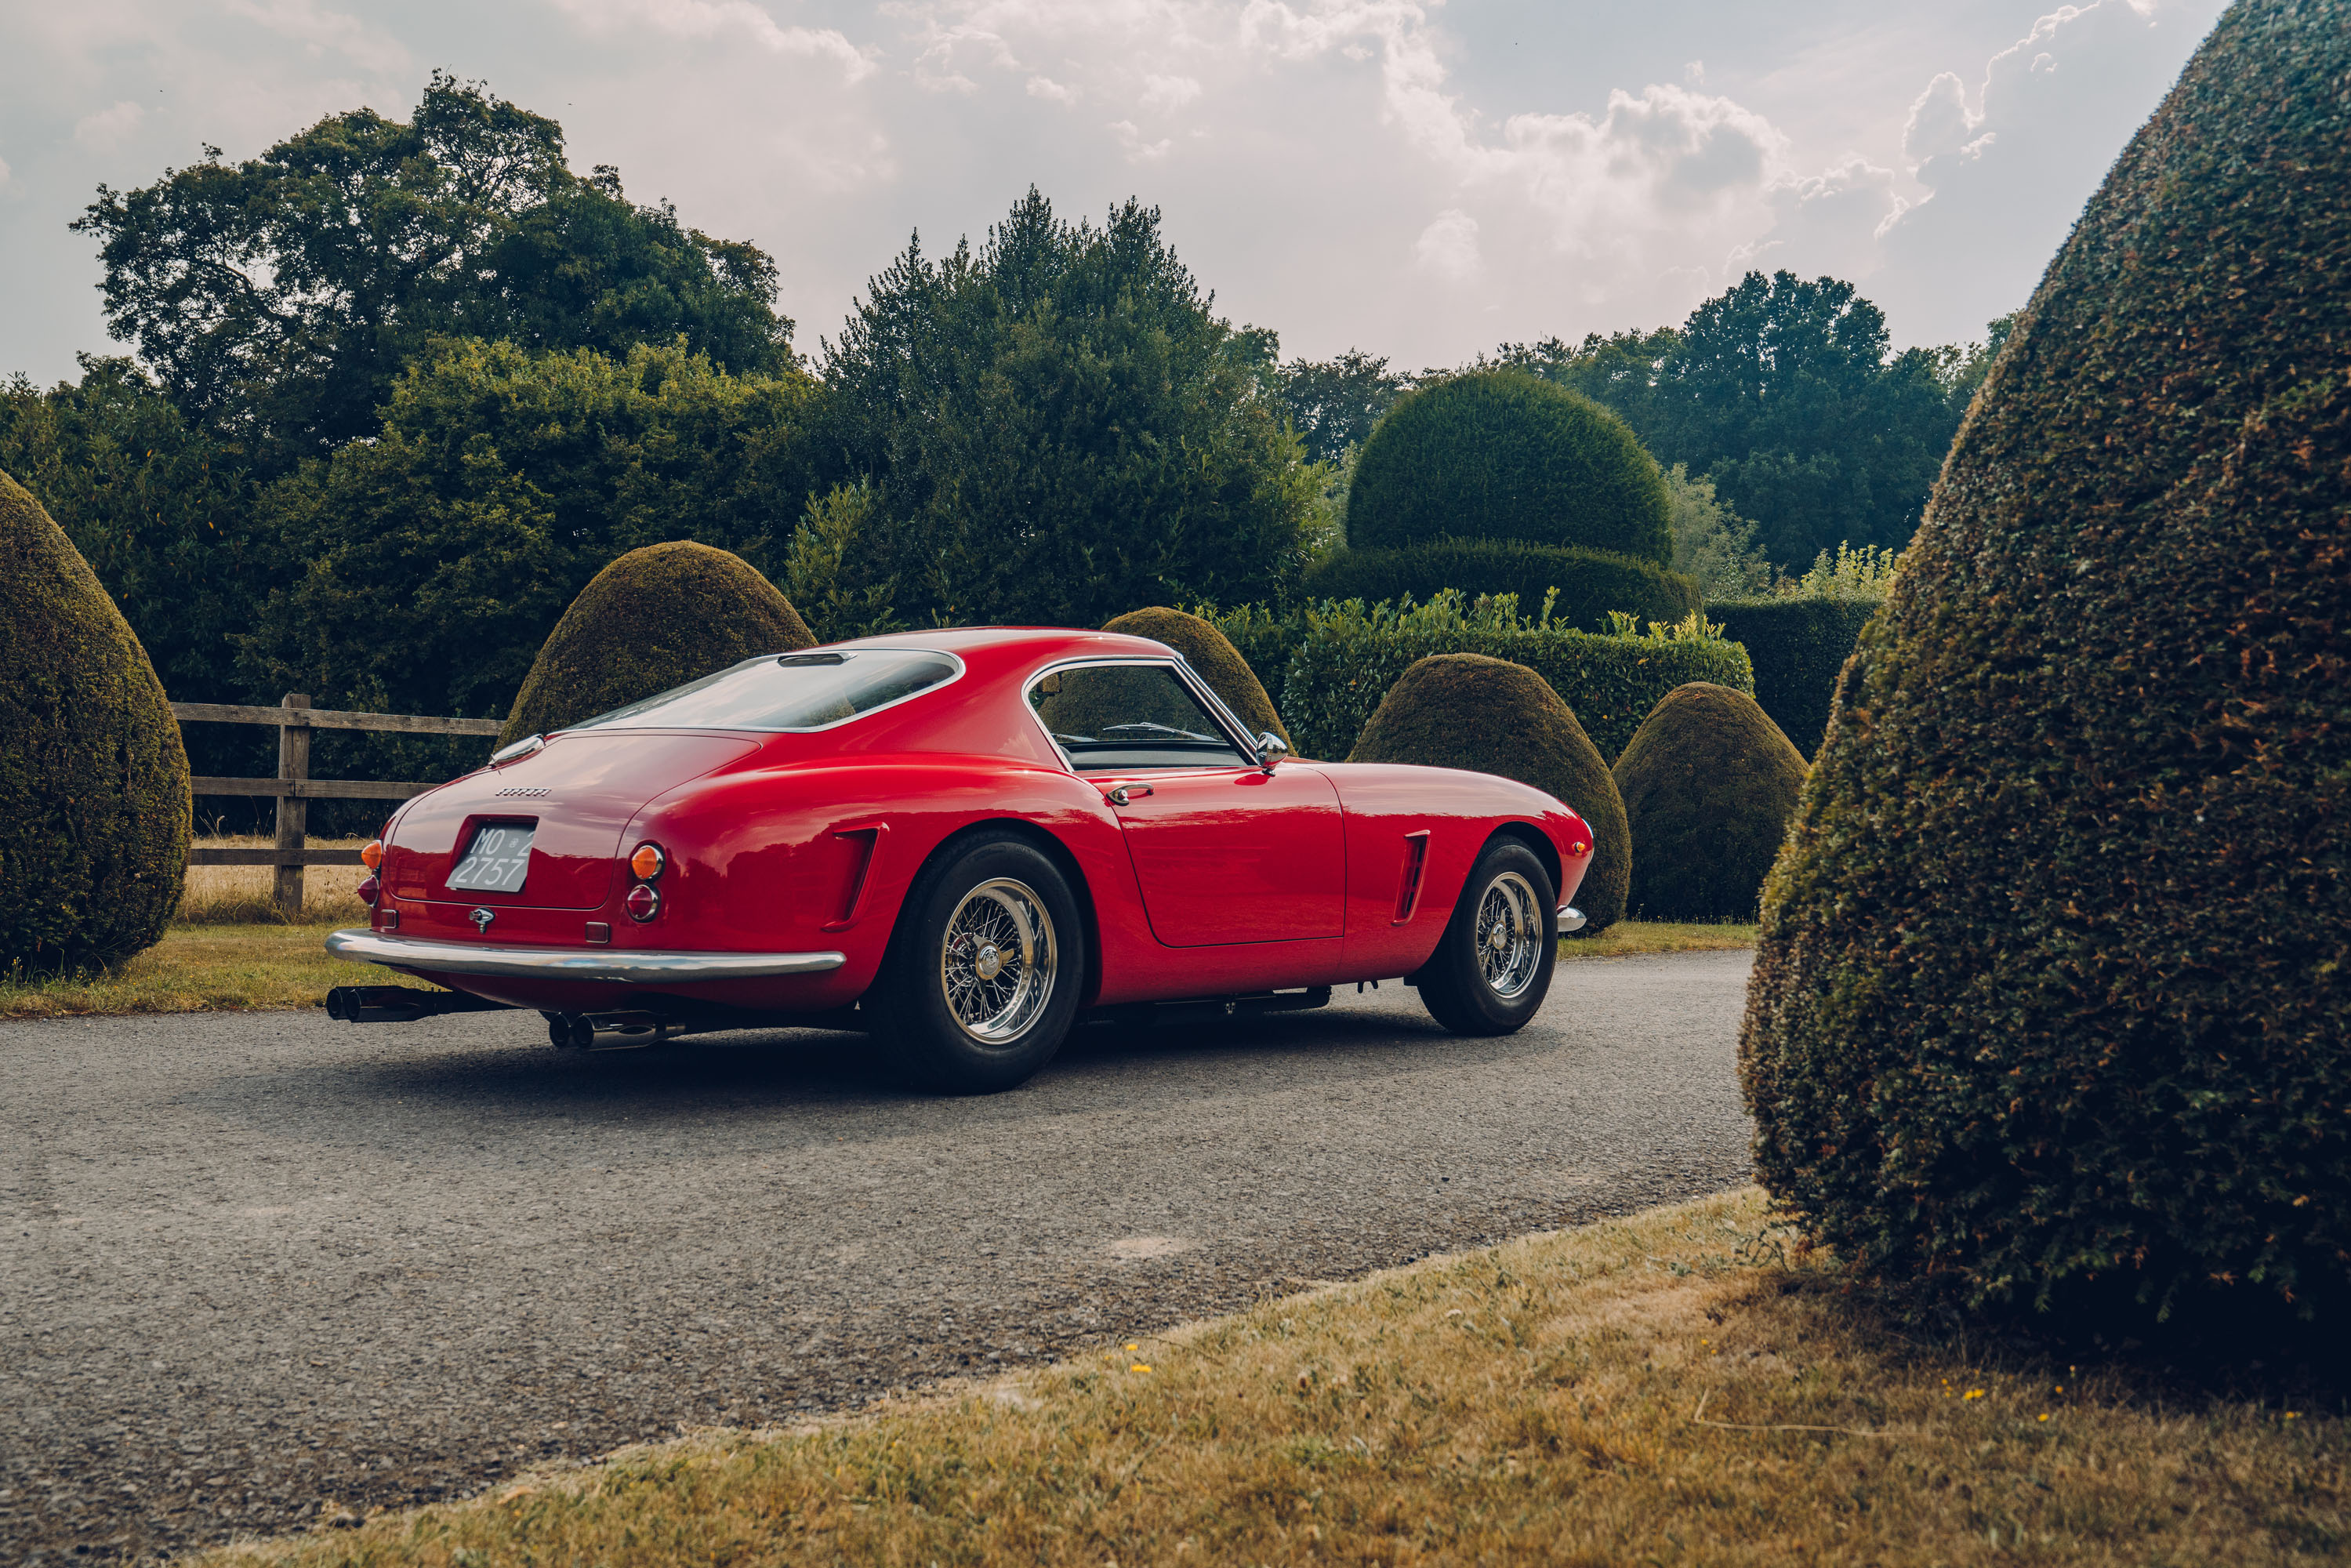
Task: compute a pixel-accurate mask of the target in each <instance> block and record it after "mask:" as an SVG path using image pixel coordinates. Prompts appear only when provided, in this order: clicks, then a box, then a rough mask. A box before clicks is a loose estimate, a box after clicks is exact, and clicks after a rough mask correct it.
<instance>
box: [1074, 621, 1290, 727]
mask: <svg viewBox="0 0 2351 1568" xmlns="http://www.w3.org/2000/svg"><path fill="white" fill-rule="evenodd" d="M1102 630H1103V631H1105V632H1123V633H1124V634H1125V635H1127V636H1129V637H1148V638H1150V639H1151V640H1152V641H1153V642H1155V643H1166V644H1167V645H1168V646H1169V647H1171V648H1173V649H1175V651H1176V652H1177V653H1181V654H1183V655H1184V660H1185V662H1186V664H1190V665H1191V666H1192V668H1193V669H1194V670H1195V671H1196V672H1197V673H1198V674H1199V676H1200V678H1201V679H1202V680H1204V681H1206V682H1207V683H1208V689H1209V690H1210V691H1212V692H1214V693H1216V694H1217V695H1218V696H1220V697H1222V698H1224V699H1225V706H1227V707H1228V708H1230V709H1232V710H1233V716H1234V717H1235V718H1238V719H1239V720H1240V721H1241V722H1242V723H1243V724H1245V725H1247V726H1249V734H1250V735H1251V736H1252V737H1255V736H1259V735H1261V734H1263V733H1264V732H1265V731H1267V730H1269V729H1270V730H1271V731H1273V733H1274V734H1276V735H1278V736H1280V737H1281V739H1282V743H1283V744H1284V745H1288V744H1289V741H1290V731H1289V730H1287V729H1285V728H1283V727H1282V723H1281V716H1280V714H1278V713H1276V712H1274V710H1273V699H1272V698H1271V697H1269V696H1267V695H1265V684H1264V683H1263V682H1261V681H1259V679H1258V678H1257V672H1255V671H1254V670H1251V669H1250V668H1249V661H1248V660H1247V659H1244V658H1242V657H1241V654H1240V650H1239V649H1238V648H1236V647H1234V646H1233V643H1232V639H1231V638H1229V637H1228V636H1226V635H1225V634H1224V633H1223V632H1219V631H1217V629H1216V628H1215V627H1214V626H1211V625H1210V624H1208V622H1206V621H1203V620H1201V619H1200V618H1199V617H1198V616H1196V615H1186V613H1184V612H1182V611H1181V610H1170V609H1168V608H1167V607H1165V605H1154V606H1153V607H1152V608H1150V609H1148V610H1130V611H1128V612H1126V613H1125V614H1123V615H1121V616H1119V617H1118V618H1117V619H1115V620H1113V622H1111V623H1110V624H1109V625H1107V626H1104V627H1103V628H1102Z"/></svg>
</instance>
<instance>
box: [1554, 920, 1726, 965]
mask: <svg viewBox="0 0 2351 1568" xmlns="http://www.w3.org/2000/svg"><path fill="white" fill-rule="evenodd" d="M1752 946H1755V927H1754V926H1753V925H1751V924H1750V925H1727V924H1726V925H1711V924H1707V925H1699V924H1681V923H1677V922H1673V921H1667V920H1620V921H1618V922H1617V923H1616V924H1615V925H1611V926H1610V927H1609V928H1608V929H1607V930H1605V931H1603V932H1602V933H1600V935H1598V936H1564V937H1562V938H1561V939H1560V944H1559V956H1561V957H1562V958H1633V957H1638V956H1642V955H1644V954H1648V953H1717V952H1722V951H1726V950H1728V949H1729V948H1733V947H1752Z"/></svg>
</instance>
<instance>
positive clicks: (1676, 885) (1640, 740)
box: [1614, 681, 1804, 920]
mask: <svg viewBox="0 0 2351 1568" xmlns="http://www.w3.org/2000/svg"><path fill="white" fill-rule="evenodd" d="M1614 772H1615V775H1616V790H1617V793H1618V794H1620V795H1622V796H1623V797H1624V799H1625V822H1626V824H1627V825H1628V826H1629V827H1630V829H1631V830H1632V841H1633V866H1634V872H1633V893H1632V899H1631V906H1632V907H1633V908H1634V909H1635V910H1637V911H1639V912H1640V915H1641V917H1642V918H1643V919H1645V920H1752V919H1753V918H1755V901H1756V898H1757V895H1758V894H1761V892H1762V890H1763V876H1764V873H1767V872H1769V871H1770V870H1771V857H1772V856H1774V855H1776V854H1778V853H1779V852H1780V841H1781V840H1782V838H1784V837H1786V836H1787V831H1788V818H1789V817H1790V816H1791V815H1792V814H1793V813H1794V811H1795V810H1796V793H1797V791H1798V790H1800V789H1802V788H1803V787H1804V758H1803V755H1802V753H1801V752H1799V751H1798V750H1797V749H1796V748H1795V747H1794V746H1792V745H1791V744H1790V743H1789V740H1788V737H1786V736H1784V735H1782V734H1781V733H1780V727H1779V726H1778V725H1776V724H1773V723H1772V722H1771V715H1769V714H1767V713H1765V712H1764V711H1763V710H1762V709H1761V707H1759V706H1756V702H1755V699H1754V698H1753V697H1750V696H1749V695H1747V694H1746V693H1745V692H1735V691H1732V690H1731V689H1730V688H1729V686H1718V685H1713V684H1712V683H1710V682H1708V681H1692V682H1691V683H1690V684H1689V685H1685V686H1676V687H1675V688H1674V689H1673V690H1672V691H1669V692H1667V694H1666V695H1665V696H1664V697H1663V698H1661V699H1660V700H1659V701H1658V703H1657V706H1656V707H1654V708H1651V709H1650V710H1649V716H1648V717H1646V718H1645V719H1643V720H1642V721H1641V727H1640V728H1638V729H1636V730H1635V731H1634V732H1633V739H1632V741H1631V743H1630V744H1628V745H1627V746H1626V747H1625V755H1624V756H1622V757H1619V758H1617V759H1616V767H1615V769H1614Z"/></svg>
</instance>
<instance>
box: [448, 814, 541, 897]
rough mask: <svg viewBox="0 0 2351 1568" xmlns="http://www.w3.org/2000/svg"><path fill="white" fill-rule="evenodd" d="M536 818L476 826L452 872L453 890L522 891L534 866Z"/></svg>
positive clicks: (450, 874)
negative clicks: (532, 846)
mask: <svg viewBox="0 0 2351 1568" xmlns="http://www.w3.org/2000/svg"><path fill="white" fill-rule="evenodd" d="M537 828H538V823H536V822H493V823H490V824H489V825H488V826H486V827H480V828H476V829H475V830H474V841H473V842H472V843H470V844H467V845H466V846H465V859H463V860H461V861H459V862H457V869H456V870H455V871H453V872H451V873H449V886H450V888H451V890H452V891H455V890H457V889H461V888H462V889H463V890H465V892H467V893H520V892H521V891H522V878H523V873H525V872H527V871H528V870H529V869H530V835H531V834H532V832H533V831H536V830H537Z"/></svg>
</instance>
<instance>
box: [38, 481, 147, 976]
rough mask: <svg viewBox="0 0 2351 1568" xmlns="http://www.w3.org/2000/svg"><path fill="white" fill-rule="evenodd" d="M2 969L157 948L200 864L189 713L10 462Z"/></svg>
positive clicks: (68, 963)
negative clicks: (185, 728)
mask: <svg viewBox="0 0 2351 1568" xmlns="http://www.w3.org/2000/svg"><path fill="white" fill-rule="evenodd" d="M0 592H5V596H6V600H7V604H8V617H7V621H6V626H7V630H6V631H5V632H0V971H5V969H7V968H8V967H12V966H16V965H19V964H21V965H25V966H27V967H31V968H34V969H37V970H39V969H57V970H66V969H78V968H84V967H89V966H91V965H94V964H112V963H117V962H119V961H120V960H121V959H124V958H127V957H129V956H131V955H132V954H133V953H137V952H139V951H141V949H142V948H146V947H151V946H154V944H155V941H156V939H157V938H159V937H160V936H162V935H163V926H164V924H165V922H167V921H169V920H170V919H171V917H172V910H174V909H176V908H178V907H179V904H180V893H181V890H182V888H183V886H184V885H185V884H186V881H187V874H188V829H189V823H190V820H191V816H192V811H193V803H192V802H191V801H190V800H189V798H188V754H187V752H186V751H185V750H184V749H183V747H182V746H181V744H180V725H179V721H178V720H177V719H175V718H173V717H172V705H171V702H170V700H169V699H168V698H166V697H165V696H164V695H163V684H162V682H161V681H159V680H157V679H156V678H155V666H154V665H152V664H150V663H148V661H147V651H146V650H145V649H144V648H141V646H140V645H139V639H138V638H137V637H135V636H133V635H132V634H131V626H130V623H129V622H126V621H124V620H123V619H122V613H121V612H120V611H118V610H117V609H115V607H114V601H113V600H112V599H110V598H109V597H108V596H107V592H106V590H105V589H104V588H103V587H101V586H100V585H99V580H98V577H97V574H96V573H94V572H92V571H91V570H89V562H88V561H86V560H84V559H82V557H81V552H80V551H79V550H78V549H74V547H73V541H72V540H70V539H68V538H66V536H65V531H64V530H63V529H62V528H58V527H57V524H56V523H54V522H52V521H51V520H50V518H49V515H48V513H47V512H46V511H44V510H43V509H42V507H41V504H40V503H39V502H38V501H37V500H35V499H33V497H31V496H30V495H29V494H27V493H26V490H25V489H24V487H23V486H20V485H18V484H17V483H16V481H15V480H14V479H11V478H10V477H8V476H7V475H5V474H0Z"/></svg>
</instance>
